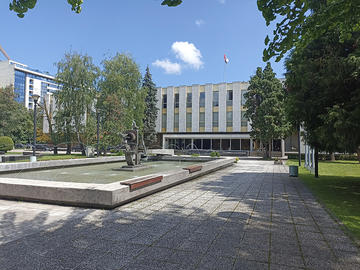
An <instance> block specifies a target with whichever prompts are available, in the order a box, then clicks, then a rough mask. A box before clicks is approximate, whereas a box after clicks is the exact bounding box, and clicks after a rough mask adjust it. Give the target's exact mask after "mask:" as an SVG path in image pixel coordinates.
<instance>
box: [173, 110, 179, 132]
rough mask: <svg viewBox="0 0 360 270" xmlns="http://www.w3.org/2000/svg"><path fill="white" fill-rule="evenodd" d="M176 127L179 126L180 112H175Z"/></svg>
mask: <svg viewBox="0 0 360 270" xmlns="http://www.w3.org/2000/svg"><path fill="white" fill-rule="evenodd" d="M174 128H177V129H178V128H179V114H178V113H175V114H174Z"/></svg>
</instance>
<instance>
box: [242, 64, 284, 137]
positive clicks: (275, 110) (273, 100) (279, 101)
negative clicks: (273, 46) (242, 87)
mask: <svg viewBox="0 0 360 270" xmlns="http://www.w3.org/2000/svg"><path fill="white" fill-rule="evenodd" d="M245 98H246V103H245V107H246V109H247V111H246V113H245V117H247V118H249V119H250V120H251V133H250V136H251V137H252V138H255V139H258V140H261V141H262V142H263V143H264V144H267V143H268V142H269V143H270V142H271V141H272V140H273V139H279V138H281V139H283V138H285V136H286V135H288V133H289V131H290V123H289V122H288V121H287V118H286V115H285V91H284V89H283V86H282V83H281V82H280V81H279V80H278V79H277V78H275V73H274V72H273V70H272V68H271V65H270V63H269V62H268V63H267V64H266V67H265V68H264V70H262V69H261V67H258V68H257V70H256V74H255V75H254V76H252V77H251V78H250V85H249V87H248V92H247V93H246V94H245Z"/></svg>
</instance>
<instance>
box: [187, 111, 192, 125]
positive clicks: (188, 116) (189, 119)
mask: <svg viewBox="0 0 360 270" xmlns="http://www.w3.org/2000/svg"><path fill="white" fill-rule="evenodd" d="M191 117H192V115H191V113H186V128H191Z"/></svg>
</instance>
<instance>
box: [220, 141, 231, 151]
mask: <svg viewBox="0 0 360 270" xmlns="http://www.w3.org/2000/svg"><path fill="white" fill-rule="evenodd" d="M221 150H230V140H229V139H222V140H221Z"/></svg>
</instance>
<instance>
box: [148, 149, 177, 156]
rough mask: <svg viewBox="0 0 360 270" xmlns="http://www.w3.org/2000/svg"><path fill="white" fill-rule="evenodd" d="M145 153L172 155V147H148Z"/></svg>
mask: <svg viewBox="0 0 360 270" xmlns="http://www.w3.org/2000/svg"><path fill="white" fill-rule="evenodd" d="M147 153H148V154H150V155H169V156H173V155H174V149H148V150H147Z"/></svg>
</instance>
